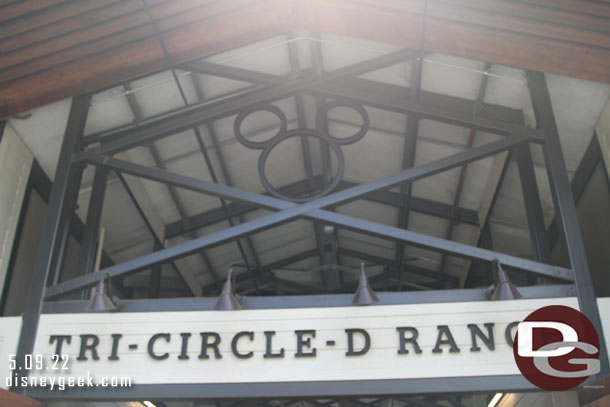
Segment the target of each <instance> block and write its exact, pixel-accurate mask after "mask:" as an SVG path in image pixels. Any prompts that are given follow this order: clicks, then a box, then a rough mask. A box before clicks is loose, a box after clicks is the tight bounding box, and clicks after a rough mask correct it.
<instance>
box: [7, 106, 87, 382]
mask: <svg viewBox="0 0 610 407" xmlns="http://www.w3.org/2000/svg"><path fill="white" fill-rule="evenodd" d="M89 102H90V95H82V96H77V97H75V98H73V99H72V106H71V108H70V115H69V116H68V123H67V125H66V132H65V134H64V139H63V144H62V147H61V151H60V153H59V159H58V162H57V170H56V172H55V180H54V182H53V188H52V189H51V197H50V199H49V204H48V206H47V211H46V214H45V220H44V224H43V228H42V233H41V238H40V245H39V247H38V254H37V256H36V262H35V264H34V273H33V275H32V283H31V285H30V290H29V293H28V300H27V303H26V306H25V312H24V314H23V324H22V327H21V335H20V338H19V345H18V347H17V369H16V371H19V367H21V372H22V374H23V372H27V370H25V369H23V367H24V366H23V364H24V355H26V354H31V353H32V351H33V349H34V343H35V340H36V331H37V329H38V320H39V317H40V312H41V310H42V303H43V298H44V291H45V285H46V283H47V279H48V277H49V274H50V273H51V271H52V268H53V258H54V257H55V256H54V254H55V253H56V252H57V250H58V246H59V244H58V243H59V242H58V239H57V237H58V233H59V232H60V231H61V229H62V226H63V225H65V224H67V222H68V221H69V218H70V216H71V213H72V211H73V210H74V208H73V206H72V205H71V202H70V199H69V198H70V196H71V195H72V196H73V194H70V192H71V190H73V188H74V187H75V188H77V189H78V185H76V186H75V184H76V183H77V182H78V181H79V180H80V177H81V174H82V171H83V167H82V166H81V165H73V164H72V156H73V154H74V153H75V152H77V151H78V150H79V148H80V141H81V137H82V134H83V131H84V128H85V122H86V120H87V112H88V111H89ZM13 390H15V391H16V392H19V393H23V391H24V390H25V388H20V387H19V388H14V389H13Z"/></svg>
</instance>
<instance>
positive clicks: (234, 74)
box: [179, 61, 286, 85]
mask: <svg viewBox="0 0 610 407" xmlns="http://www.w3.org/2000/svg"><path fill="white" fill-rule="evenodd" d="M179 68H180V69H185V70H188V71H191V72H197V73H202V74H205V75H213V76H220V77H222V78H227V79H234V80H237V81H242V82H250V83H262V84H265V85H282V84H284V83H286V78H283V77H281V76H276V75H271V74H268V73H264V72H256V71H252V70H249V69H243V68H236V67H233V66H229V65H220V64H213V63H210V62H205V61H191V62H187V63H184V64H181V65H180V67H179Z"/></svg>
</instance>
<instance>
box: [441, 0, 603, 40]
mask: <svg viewBox="0 0 610 407" xmlns="http://www.w3.org/2000/svg"><path fill="white" fill-rule="evenodd" d="M434 3H445V4H449V5H453V6H459V7H462V8H465V9H473V10H480V11H488V12H491V13H495V14H499V15H504V16H508V17H515V18H520V19H524V20H531V21H538V22H544V23H550V24H555V25H559V26H565V27H573V28H580V29H583V30H589V31H597V32H606V33H608V32H610V26H608V19H607V17H604V16H600V15H590V14H578V13H574V12H571V11H568V10H562V9H553V8H549V7H539V6H536V5H531V4H525V3H521V2H516V1H506V0H434Z"/></svg>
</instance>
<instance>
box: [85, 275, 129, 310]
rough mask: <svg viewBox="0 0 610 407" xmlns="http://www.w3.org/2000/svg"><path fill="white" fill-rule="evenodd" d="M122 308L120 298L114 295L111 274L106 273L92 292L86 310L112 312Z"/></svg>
mask: <svg viewBox="0 0 610 407" xmlns="http://www.w3.org/2000/svg"><path fill="white" fill-rule="evenodd" d="M119 308H121V303H120V301H119V299H118V298H117V297H115V296H113V295H112V285H111V284H110V276H109V275H108V273H104V274H103V275H102V278H101V279H100V281H99V282H98V283H97V286H96V287H95V288H94V289H93V292H92V293H91V299H90V300H89V303H88V304H87V308H85V311H88V312H110V311H117V310H118V309H119Z"/></svg>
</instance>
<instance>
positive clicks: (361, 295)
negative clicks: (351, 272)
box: [352, 263, 379, 305]
mask: <svg viewBox="0 0 610 407" xmlns="http://www.w3.org/2000/svg"><path fill="white" fill-rule="evenodd" d="M378 302H379V298H377V295H375V292H374V291H373V289H372V288H371V286H370V285H369V280H368V278H366V273H365V272H364V263H360V282H359V283H358V288H357V289H356V294H354V299H353V300H352V305H371V304H375V303H378Z"/></svg>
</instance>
